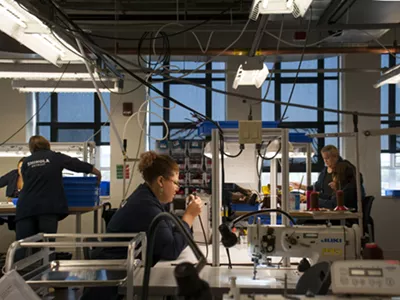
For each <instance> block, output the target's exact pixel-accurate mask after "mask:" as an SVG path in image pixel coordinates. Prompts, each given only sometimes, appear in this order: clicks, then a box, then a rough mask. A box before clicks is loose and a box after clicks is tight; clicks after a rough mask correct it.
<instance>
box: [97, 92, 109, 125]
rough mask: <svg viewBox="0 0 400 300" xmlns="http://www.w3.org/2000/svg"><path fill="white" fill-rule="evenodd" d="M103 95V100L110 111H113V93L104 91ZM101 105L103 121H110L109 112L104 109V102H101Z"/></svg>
mask: <svg viewBox="0 0 400 300" xmlns="http://www.w3.org/2000/svg"><path fill="white" fill-rule="evenodd" d="M101 95H102V96H103V100H104V102H105V104H106V106H107V109H108V111H109V112H110V113H112V111H111V100H110V99H111V94H110V93H102V94H101ZM100 107H101V122H108V121H109V120H108V116H107V113H106V111H105V109H104V106H103V104H102V103H100Z"/></svg>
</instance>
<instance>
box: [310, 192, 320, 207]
mask: <svg viewBox="0 0 400 300" xmlns="http://www.w3.org/2000/svg"><path fill="white" fill-rule="evenodd" d="M310 198H311V201H310V202H311V207H310V209H309V211H319V193H318V192H312V193H311V195H310Z"/></svg>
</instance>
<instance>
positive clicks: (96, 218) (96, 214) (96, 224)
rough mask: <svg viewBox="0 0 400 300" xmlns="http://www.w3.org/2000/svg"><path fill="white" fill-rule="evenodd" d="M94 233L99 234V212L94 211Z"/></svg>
mask: <svg viewBox="0 0 400 300" xmlns="http://www.w3.org/2000/svg"><path fill="white" fill-rule="evenodd" d="M93 233H99V210H98V209H96V210H94V211H93Z"/></svg>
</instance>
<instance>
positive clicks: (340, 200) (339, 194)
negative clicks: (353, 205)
mask: <svg viewBox="0 0 400 300" xmlns="http://www.w3.org/2000/svg"><path fill="white" fill-rule="evenodd" d="M336 201H337V206H336V207H335V209H334V210H335V211H346V210H349V209H348V208H347V207H346V206H344V193H343V191H342V190H338V191H336Z"/></svg>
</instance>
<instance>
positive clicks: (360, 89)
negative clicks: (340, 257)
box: [341, 54, 400, 259]
mask: <svg viewBox="0 0 400 300" xmlns="http://www.w3.org/2000/svg"><path fill="white" fill-rule="evenodd" d="M342 62H343V68H371V69H373V68H379V67H380V65H381V58H380V55H374V54H348V55H344V56H343V60H342ZM379 77H380V74H379V73H362V72H360V73H352V72H348V73H344V74H343V75H342V84H343V89H342V108H343V109H344V110H349V111H363V112H371V113H377V112H380V90H379V89H375V88H373V84H374V83H376V82H377V80H378V79H379ZM379 128H380V119H379V118H366V117H360V119H359V130H360V131H363V130H367V129H379ZM352 130H353V121H352V117H351V116H347V117H344V118H343V122H342V131H352ZM380 141H381V139H380V137H365V136H363V135H360V156H359V158H360V170H361V172H362V174H363V177H364V186H365V189H366V193H367V195H373V196H374V197H375V201H374V204H373V206H372V217H373V219H374V222H375V236H376V242H377V243H378V244H379V245H380V246H381V247H382V248H383V250H384V252H385V258H392V259H400V241H399V240H398V239H397V238H396V237H394V236H393V235H392V232H393V229H395V228H397V227H399V226H400V222H399V218H398V211H399V210H400V203H399V201H398V200H394V199H388V198H382V197H381V196H380V195H381V170H380V151H381V146H380ZM342 142H343V143H342V149H341V150H342V154H343V156H344V157H345V158H347V159H349V160H350V161H352V162H353V163H355V151H354V149H355V148H354V139H350V138H344V139H343V140H342Z"/></svg>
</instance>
